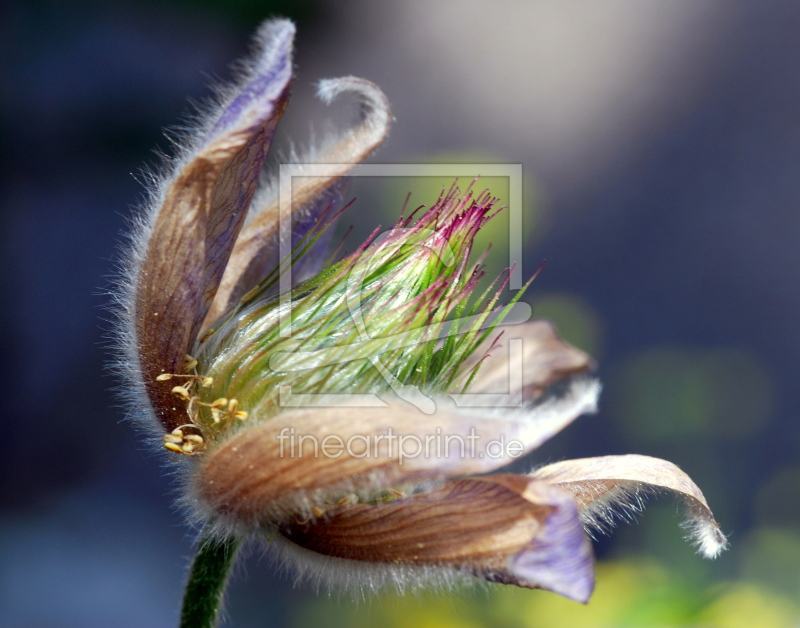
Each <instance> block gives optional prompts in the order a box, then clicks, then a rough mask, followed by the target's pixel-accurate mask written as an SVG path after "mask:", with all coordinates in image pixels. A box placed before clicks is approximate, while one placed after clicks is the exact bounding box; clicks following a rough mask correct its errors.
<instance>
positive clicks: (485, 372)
mask: <svg viewBox="0 0 800 628" xmlns="http://www.w3.org/2000/svg"><path fill="white" fill-rule="evenodd" d="M502 329H503V331H502V333H501V334H499V335H498V334H497V333H493V334H492V335H491V336H489V338H487V339H486V340H485V341H484V342H483V344H481V345H480V346H479V347H478V348H477V349H475V351H474V352H473V353H472V355H471V356H470V357H469V358H468V359H467V360H466V361H465V362H464V364H463V365H462V367H461V371H462V372H463V373H468V372H470V371H472V369H474V368H475V367H476V366H477V365H478V364H479V363H480V366H479V368H478V372H477V374H476V375H475V377H474V379H473V380H472V383H471V384H470V387H469V391H470V392H475V393H497V394H502V393H512V392H515V391H513V390H510V387H511V382H513V379H512V377H511V370H510V369H511V368H514V367H513V365H512V366H510V352H511V349H510V347H511V343H512V342H513V341H515V340H521V341H522V381H521V385H522V397H523V399H525V400H528V399H533V398H535V397H537V396H539V395H540V394H541V393H542V392H543V391H544V390H545V389H546V388H547V387H548V386H550V384H553V383H554V382H557V381H560V380H562V379H564V378H567V377H570V376H573V375H578V374H580V373H585V372H587V371H589V370H592V369H593V368H594V362H593V361H592V359H591V358H590V357H589V356H588V355H587V354H586V353H584V352H583V351H581V350H580V349H576V348H575V347H573V346H572V345H569V344H567V343H566V342H564V341H563V340H561V338H560V337H559V336H558V332H557V331H556V328H555V326H554V325H553V323H551V322H550V321H548V320H533V321H528V322H526V323H521V324H519V325H508V326H505V327H503V328H502Z"/></svg>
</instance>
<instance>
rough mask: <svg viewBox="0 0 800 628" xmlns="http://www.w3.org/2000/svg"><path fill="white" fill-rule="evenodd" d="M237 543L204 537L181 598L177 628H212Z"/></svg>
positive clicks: (232, 540)
mask: <svg viewBox="0 0 800 628" xmlns="http://www.w3.org/2000/svg"><path fill="white" fill-rule="evenodd" d="M240 544H241V540H240V539H224V540H219V539H217V538H214V537H210V536H208V535H204V536H203V538H202V539H201V541H200V547H199V548H198V550H197V555H196V556H195V557H194V562H193V563H192V569H191V571H190V572H189V581H188V582H187V583H186V592H185V593H184V595H183V608H182V609H181V623H180V628H215V626H216V625H217V615H218V614H219V609H220V607H221V606H222V594H223V593H224V592H225V585H226V583H227V581H228V574H229V572H230V570H231V567H232V566H233V561H234V558H236V551H237V550H238V549H239V545H240Z"/></svg>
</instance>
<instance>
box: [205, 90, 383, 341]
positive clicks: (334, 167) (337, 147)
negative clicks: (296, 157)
mask: <svg viewBox="0 0 800 628" xmlns="http://www.w3.org/2000/svg"><path fill="white" fill-rule="evenodd" d="M318 93H319V96H320V98H322V99H323V100H324V101H325V102H328V103H330V102H332V101H333V100H334V99H335V98H336V97H337V96H339V95H340V94H346V93H352V94H354V95H355V96H356V97H357V98H358V103H359V117H358V122H357V124H356V126H355V127H354V128H353V129H351V130H350V131H348V132H347V133H345V134H343V135H342V136H341V137H339V138H336V139H335V140H333V141H331V142H329V143H328V145H327V146H325V147H323V148H322V149H320V150H318V151H315V153H314V154H312V155H310V156H309V157H308V158H307V159H308V162H310V163H315V164H329V165H330V170H329V172H328V176H324V177H320V176H313V177H295V178H294V180H293V181H292V182H291V183H290V182H288V181H286V182H282V183H283V184H287V185H289V184H290V185H291V189H287V190H284V198H288V197H289V195H290V194H291V209H290V211H291V221H292V234H293V239H294V240H295V241H296V240H297V239H298V238H299V237H301V236H302V235H303V234H304V233H305V232H307V231H308V229H310V228H311V226H313V224H314V222H315V220H316V219H317V217H318V216H319V215H320V213H321V212H322V210H324V209H325V208H326V207H328V206H329V205H330V204H331V203H333V202H335V200H336V199H337V197H338V192H339V183H340V181H341V179H342V177H344V176H345V175H346V174H347V173H348V172H349V171H350V170H351V169H352V168H353V166H354V165H356V164H358V163H360V162H362V161H364V160H365V159H366V158H367V157H368V156H369V155H370V153H372V151H374V150H375V149H376V148H377V147H378V146H379V145H380V144H381V143H382V142H383V140H384V139H385V138H386V135H387V134H388V132H389V124H390V122H391V119H392V116H391V111H390V108H389V101H388V100H387V99H386V96H385V95H384V94H383V92H382V91H381V90H380V88H379V87H378V86H377V85H375V84H373V83H371V82H370V81H367V80H364V79H360V78H355V77H352V76H351V77H345V78H338V79H327V80H325V81H322V82H320V85H319V92H318ZM278 192H279V190H277V189H274V188H273V189H269V190H266V192H265V194H264V195H263V196H264V198H263V200H262V201H257V202H256V203H254V206H253V213H254V216H253V218H252V219H251V220H250V221H249V222H248V223H247V225H246V226H245V228H244V229H243V230H242V233H241V237H240V238H239V240H238V241H237V242H236V246H235V247H234V249H233V253H232V255H231V260H230V263H229V264H228V267H227V268H226V270H225V275H224V276H223V278H222V283H221V284H220V289H219V291H218V292H217V296H216V298H215V300H214V304H213V305H212V307H211V310H210V311H209V313H208V316H207V318H206V323H205V324H206V326H208V325H210V324H211V323H213V322H214V321H215V320H216V319H217V318H219V317H220V316H221V315H222V314H223V313H225V312H226V311H227V310H229V309H230V308H231V307H233V306H234V305H235V304H236V303H237V302H238V301H239V299H241V297H242V296H243V295H244V294H246V293H247V292H248V291H249V290H251V289H252V288H254V287H255V286H256V285H258V283H259V282H260V281H261V280H262V279H263V278H264V277H265V276H266V275H267V274H268V272H269V270H271V269H272V268H274V267H275V266H276V265H277V263H278V235H279V234H278V231H279V227H280V219H284V218H285V219H287V220H288V219H289V218H290V216H289V215H288V214H289V208H288V207H285V208H282V207H281V206H280V203H279V198H278ZM281 212H283V214H282V213H281ZM306 270H307V269H306Z"/></svg>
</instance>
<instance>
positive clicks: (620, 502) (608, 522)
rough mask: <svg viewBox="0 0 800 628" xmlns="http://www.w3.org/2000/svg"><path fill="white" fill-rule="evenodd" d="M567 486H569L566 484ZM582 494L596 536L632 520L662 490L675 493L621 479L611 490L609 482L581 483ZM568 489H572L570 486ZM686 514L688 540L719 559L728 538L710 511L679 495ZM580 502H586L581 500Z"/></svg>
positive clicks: (585, 521) (585, 516)
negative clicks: (588, 497) (586, 495)
mask: <svg viewBox="0 0 800 628" xmlns="http://www.w3.org/2000/svg"><path fill="white" fill-rule="evenodd" d="M565 488H567V487H565ZM580 488H581V494H587V493H588V494H589V495H590V496H592V497H591V501H588V502H586V503H585V504H581V508H580V517H581V521H582V522H583V524H584V527H585V528H586V532H587V533H588V534H589V535H590V536H591V537H592V538H595V536H594V534H595V533H596V532H600V533H603V534H608V533H610V532H611V530H612V529H613V528H614V527H615V526H616V524H617V523H618V522H620V521H628V522H633V521H635V519H636V515H638V514H639V513H641V512H642V511H643V510H644V508H645V503H646V501H647V498H648V497H649V496H651V495H657V494H660V493H662V492H673V491H670V490H669V489H665V488H663V487H659V486H654V485H652V484H646V483H643V482H635V481H632V480H627V481H621V482H618V483H617V484H616V485H615V486H614V488H612V489H610V490H609V489H608V484H607V483H606V482H602V481H597V482H581V483H580ZM568 490H569V489H568ZM679 498H680V500H681V501H682V502H683V504H684V508H685V511H686V512H685V514H684V517H685V519H684V521H683V523H681V527H682V528H683V529H684V530H686V532H687V535H686V540H687V541H689V542H691V543H692V544H693V545H695V547H697V550H698V552H699V553H700V554H702V555H703V556H705V557H706V558H716V557H717V556H718V555H719V554H720V552H722V551H723V550H724V549H725V548H726V547H727V546H728V540H727V539H726V538H725V535H724V534H723V533H722V531H721V530H720V529H719V528H718V527H717V525H716V523H715V522H714V520H713V519H712V518H710V515H709V513H708V511H707V510H705V509H704V508H701V507H700V506H699V505H697V503H696V500H694V499H693V498H691V497H683V496H680V495H679ZM579 501H584V500H583V499H580V500H579Z"/></svg>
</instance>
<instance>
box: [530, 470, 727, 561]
mask: <svg viewBox="0 0 800 628" xmlns="http://www.w3.org/2000/svg"><path fill="white" fill-rule="evenodd" d="M531 477H534V478H537V479H540V480H546V481H548V482H551V483H553V484H555V485H556V486H559V487H561V488H563V489H565V490H567V491H569V492H570V493H571V494H572V495H573V496H574V497H575V500H576V501H577V502H578V506H579V507H580V508H581V517H582V518H583V520H584V522H585V523H586V524H587V526H589V527H591V528H595V529H600V530H603V529H606V528H609V527H611V526H612V525H613V523H614V522H615V519H616V518H617V517H616V515H618V514H620V513H625V512H626V511H638V510H640V509H641V508H642V501H641V493H642V492H647V491H658V490H662V489H663V490H668V491H671V492H673V493H675V494H676V495H677V496H678V497H680V498H681V499H682V500H683V501H684V503H685V505H686V511H687V513H686V523H685V524H684V525H685V526H686V527H687V528H688V530H689V535H690V538H691V539H692V540H693V541H694V542H695V544H696V545H697V546H698V550H699V551H700V553H702V554H703V555H704V556H706V557H708V558H713V557H715V556H716V555H717V554H719V553H720V552H721V551H722V550H724V549H725V547H726V546H727V540H726V539H725V536H724V535H723V534H722V532H721V531H720V529H719V526H718V525H717V522H716V520H715V519H714V515H713V514H712V513H711V510H710V509H709V507H708V504H707V503H706V499H705V497H703V493H702V492H701V491H700V489H699V488H698V487H697V485H696V484H695V483H694V482H692V480H691V478H690V477H689V476H688V475H686V474H685V473H684V472H683V471H681V470H680V469H679V468H678V467H677V466H675V465H674V464H672V463H671V462H667V461H666V460H661V459H659V458H651V457H649V456H638V455H627V456H603V457H600V458H583V459H580V460H565V461H564V462H557V463H555V464H551V465H547V466H546V467H542V468H541V469H538V470H537V471H535V472H534V473H532V474H531Z"/></svg>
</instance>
